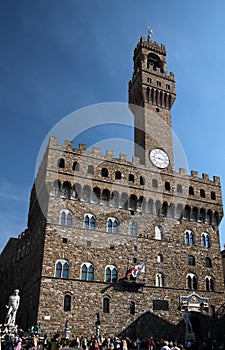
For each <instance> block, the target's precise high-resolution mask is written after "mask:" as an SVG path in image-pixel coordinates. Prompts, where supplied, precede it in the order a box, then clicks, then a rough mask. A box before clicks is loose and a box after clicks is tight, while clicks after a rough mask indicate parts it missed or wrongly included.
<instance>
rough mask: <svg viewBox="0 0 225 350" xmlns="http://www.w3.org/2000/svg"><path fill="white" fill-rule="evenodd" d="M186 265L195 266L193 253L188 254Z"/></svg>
mask: <svg viewBox="0 0 225 350" xmlns="http://www.w3.org/2000/svg"><path fill="white" fill-rule="evenodd" d="M188 265H190V266H195V257H194V256H193V255H188Z"/></svg>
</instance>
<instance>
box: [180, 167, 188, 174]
mask: <svg viewBox="0 0 225 350" xmlns="http://www.w3.org/2000/svg"><path fill="white" fill-rule="evenodd" d="M179 174H181V175H186V174H187V171H186V169H184V168H179Z"/></svg>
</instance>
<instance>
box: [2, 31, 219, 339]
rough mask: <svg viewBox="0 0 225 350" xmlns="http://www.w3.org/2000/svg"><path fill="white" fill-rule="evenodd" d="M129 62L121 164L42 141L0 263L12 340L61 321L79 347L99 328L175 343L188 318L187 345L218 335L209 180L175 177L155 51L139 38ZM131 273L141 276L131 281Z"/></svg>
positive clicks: (171, 91)
mask: <svg viewBox="0 0 225 350" xmlns="http://www.w3.org/2000/svg"><path fill="white" fill-rule="evenodd" d="M133 59H134V72H133V76H132V79H131V81H130V82H129V107H130V109H131V111H132V112H133V115H134V144H135V146H134V157H133V159H132V161H128V160H127V157H126V155H124V154H120V157H119V158H115V157H114V153H113V151H110V150H109V151H106V154H105V155H102V154H101V150H100V149H99V148H96V147H94V148H93V149H92V151H91V152H87V149H86V146H85V145H84V144H80V145H79V148H78V149H75V148H73V144H72V141H65V144H64V145H60V144H59V143H58V140H57V139H56V138H55V137H54V136H53V137H51V138H50V140H49V144H48V147H47V150H46V153H45V155H44V158H43V161H42V163H41V165H40V168H39V172H38V174H37V177H36V179H35V183H34V186H33V189H32V192H31V197H30V208H29V215H28V228H27V229H26V230H25V231H24V232H23V233H22V234H21V235H20V236H19V237H18V239H10V241H9V243H8V244H7V245H6V247H5V249H4V250H3V252H2V254H1V286H3V288H1V292H0V293H1V297H0V301H1V315H3V314H4V312H5V311H4V305H5V304H6V303H7V298H8V296H9V295H10V294H11V293H12V291H13V289H14V288H18V289H19V290H20V296H21V304H20V308H19V310H18V315H17V323H18V324H19V326H20V327H22V328H23V329H27V328H28V327H30V326H31V325H33V324H36V323H40V324H41V327H42V330H48V332H49V333H50V334H53V333H54V332H56V331H60V332H61V333H62V332H63V330H64V325H65V322H66V321H67V320H68V322H69V325H70V334H71V337H73V336H76V335H84V336H89V335H93V334H95V332H96V321H97V325H98V321H99V319H100V333H101V334H103V335H108V336H110V335H121V334H126V335H128V336H130V337H131V338H135V337H136V336H139V337H141V338H143V339H146V338H147V337H148V336H153V337H160V338H161V337H164V336H165V337H171V338H178V339H181V340H182V339H184V336H185V322H184V311H185V310H188V311H189V315H190V319H191V323H192V327H193V332H194V334H195V336H196V338H197V337H207V336H210V335H211V336H212V337H217V336H218V335H221V329H222V327H223V322H224V320H223V307H224V306H223V304H224V278H223V268H222V259H221V253H220V242H219V224H220V221H221V219H222V217H223V206H222V195H221V186H220V178H219V177H217V176H215V177H214V178H213V179H212V180H211V179H209V176H208V175H207V174H202V176H201V177H200V176H199V175H198V172H197V171H192V172H191V175H188V174H187V173H186V171H185V169H180V170H179V171H178V172H175V171H174V154H173V140H172V122H171V108H172V105H173V102H174V101H175V98H176V91H175V78H174V74H173V73H168V72H167V68H166V48H165V46H164V45H159V44H158V43H156V42H153V41H152V39H151V35H149V36H148V38H147V39H145V38H144V37H142V38H141V39H140V41H139V42H138V44H137V47H136V48H135V50H134V57H133ZM141 264H145V271H144V272H143V273H139V274H138V275H137V276H136V277H134V276H132V274H131V275H130V271H131V270H130V269H131V268H132V267H134V266H139V265H141ZM2 318H3V319H2V320H1V321H2V322H4V317H3V316H2Z"/></svg>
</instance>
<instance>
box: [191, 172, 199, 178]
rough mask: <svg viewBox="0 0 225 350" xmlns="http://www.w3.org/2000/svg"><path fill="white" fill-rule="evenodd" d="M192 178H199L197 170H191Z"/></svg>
mask: <svg viewBox="0 0 225 350" xmlns="http://www.w3.org/2000/svg"><path fill="white" fill-rule="evenodd" d="M191 176H192V177H193V178H194V179H197V178H198V171H196V170H191Z"/></svg>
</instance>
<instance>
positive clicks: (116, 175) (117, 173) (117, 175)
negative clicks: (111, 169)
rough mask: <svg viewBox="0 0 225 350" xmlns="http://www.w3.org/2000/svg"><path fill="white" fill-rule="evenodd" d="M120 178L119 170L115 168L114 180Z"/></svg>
mask: <svg viewBox="0 0 225 350" xmlns="http://www.w3.org/2000/svg"><path fill="white" fill-rule="evenodd" d="M120 179H121V172H120V171H119V170H117V171H116V172H115V180H120Z"/></svg>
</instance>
